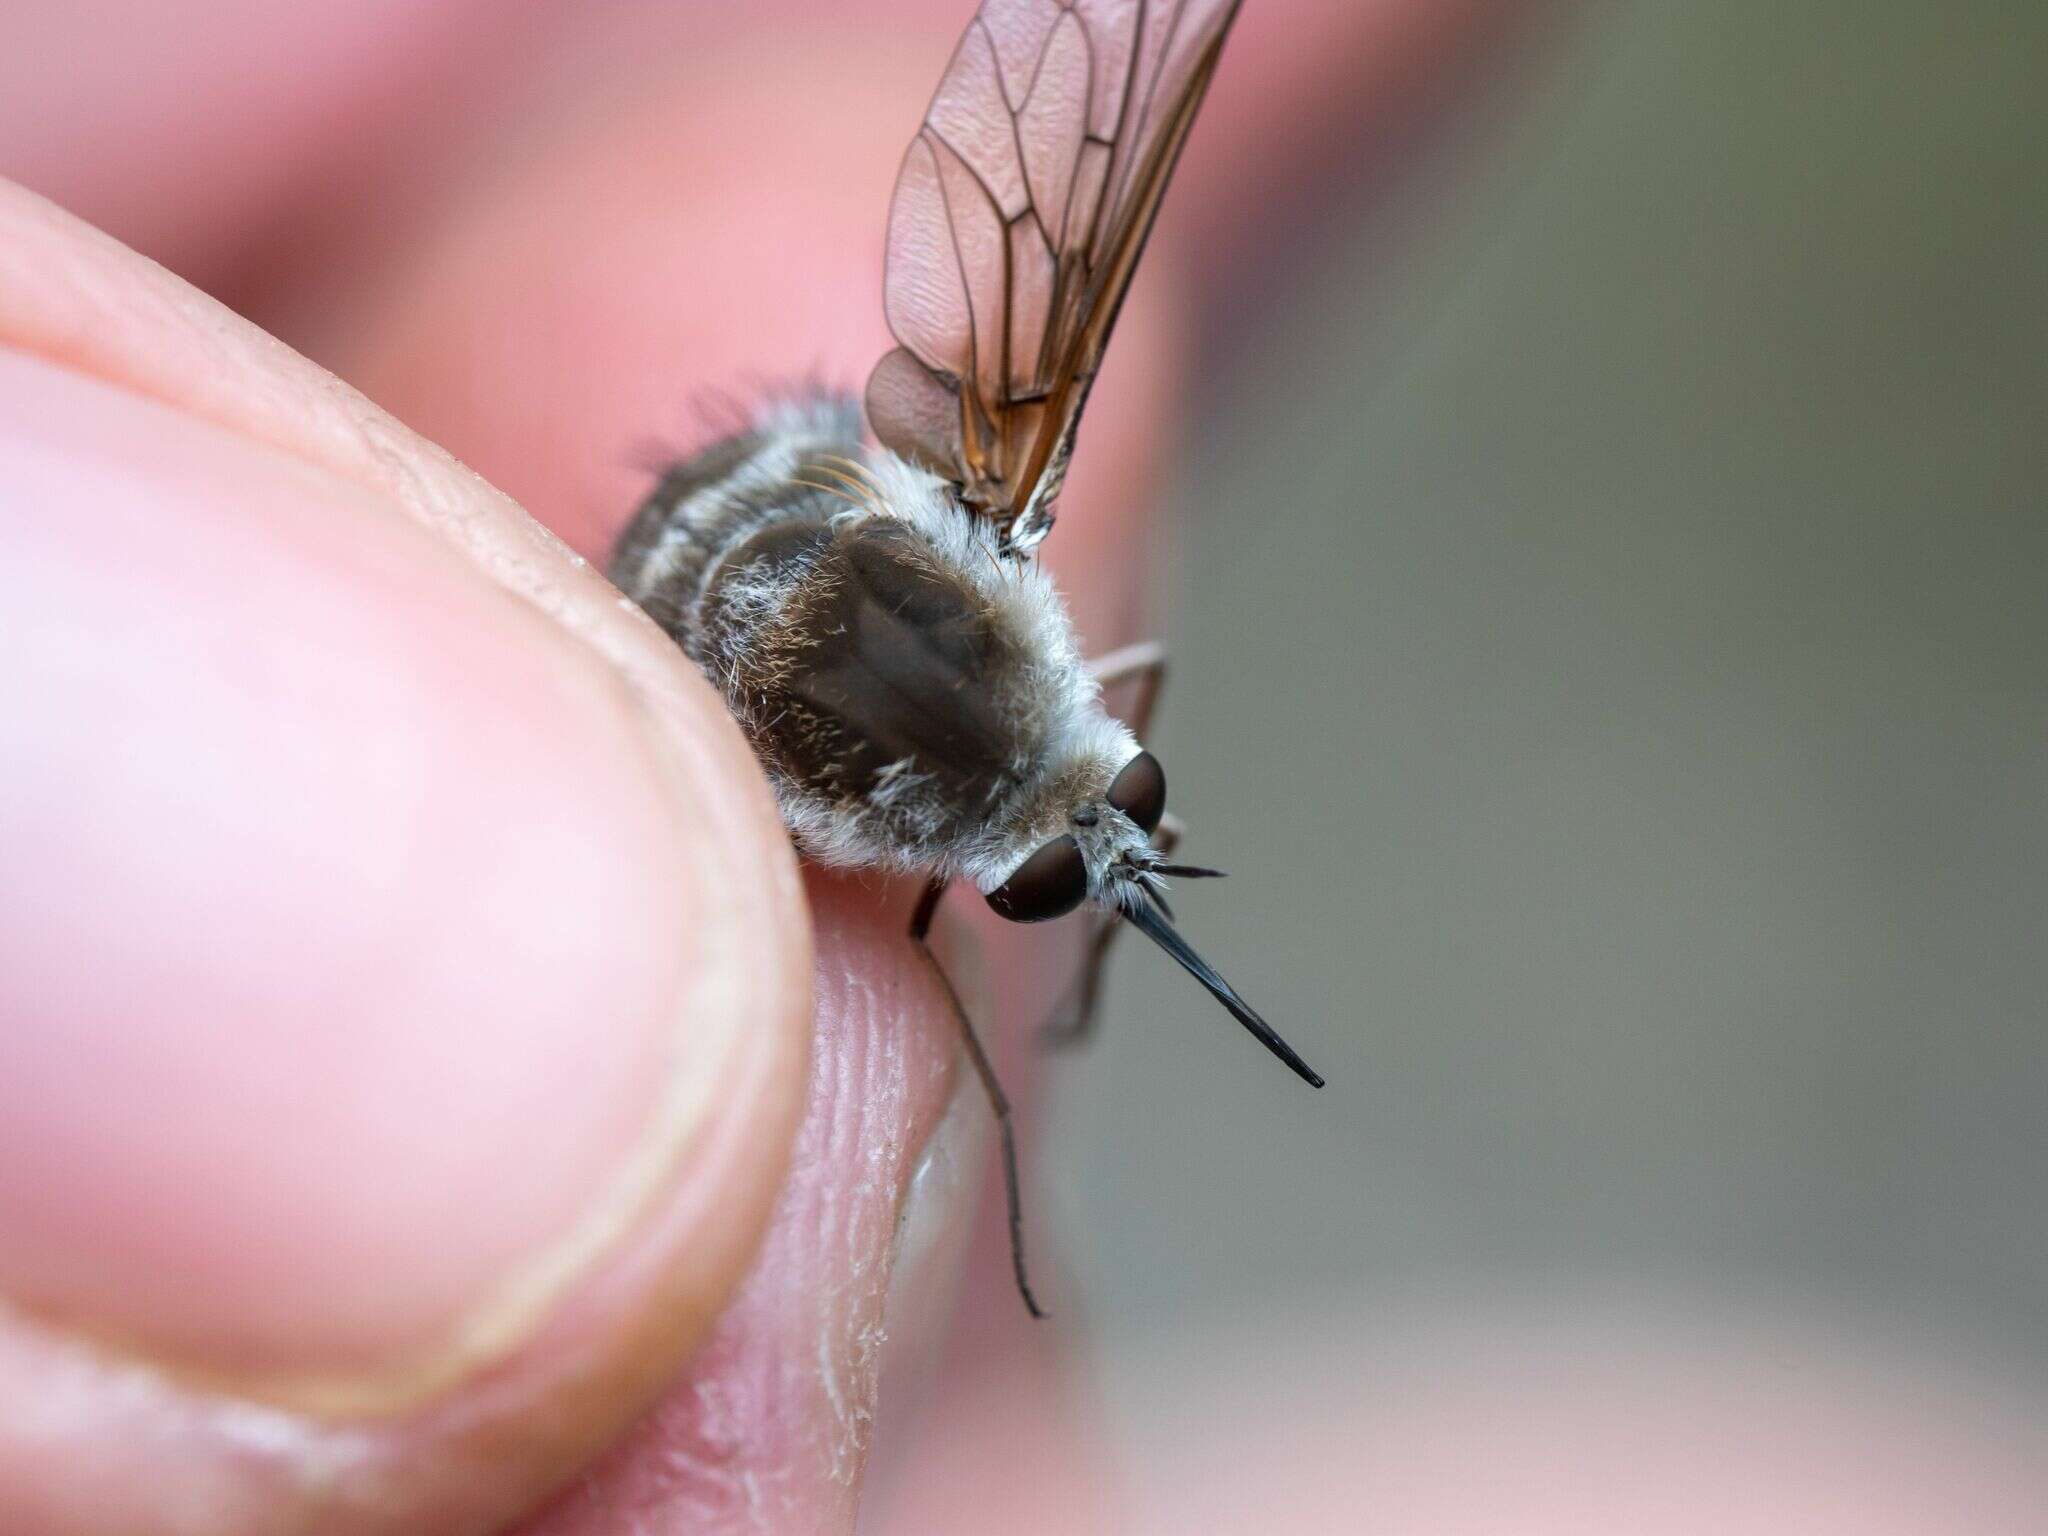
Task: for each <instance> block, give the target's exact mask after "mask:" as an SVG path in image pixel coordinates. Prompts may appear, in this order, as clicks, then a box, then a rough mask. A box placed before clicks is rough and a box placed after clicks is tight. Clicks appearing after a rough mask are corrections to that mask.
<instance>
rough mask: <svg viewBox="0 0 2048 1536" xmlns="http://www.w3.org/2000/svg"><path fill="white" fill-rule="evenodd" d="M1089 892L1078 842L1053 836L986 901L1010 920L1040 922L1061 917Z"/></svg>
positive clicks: (1086, 870) (1014, 921)
mask: <svg viewBox="0 0 2048 1536" xmlns="http://www.w3.org/2000/svg"><path fill="white" fill-rule="evenodd" d="M1087 894H1088V864H1087V861H1086V860H1084V859H1083V858H1082V857H1081V845H1080V844H1079V843H1077V842H1075V841H1074V840H1073V839H1072V838H1071V837H1056V838H1054V839H1053V840H1052V841H1051V842H1049V843H1047V844H1046V845H1045V846H1044V847H1043V848H1041V849H1039V850H1038V852H1036V853H1034V854H1032V855H1031V857H1030V858H1028V859H1026V860H1025V861H1024V862H1023V863H1022V864H1020V865H1018V866H1017V872H1016V873H1015V874H1014V875H1012V876H1010V878H1009V879H1007V880H1005V881H1004V882H1003V883H1002V884H1001V885H999V886H997V887H996V888H995V889H994V890H992V891H990V892H989V893H988V904H989V905H990V906H992V907H994V908H995V909H996V910H997V911H998V912H1000V913H1001V914H1002V915H1003V916H1004V917H1007V918H1008V919H1009V920H1010V921H1011V922H1013V923H1042V922H1044V921H1046V919H1048V918H1054V917H1064V916H1065V915H1066V914H1067V913H1069V912H1071V911H1073V910H1074V908H1076V907H1078V906H1079V905H1081V898H1082V897H1083V896H1086V895H1087Z"/></svg>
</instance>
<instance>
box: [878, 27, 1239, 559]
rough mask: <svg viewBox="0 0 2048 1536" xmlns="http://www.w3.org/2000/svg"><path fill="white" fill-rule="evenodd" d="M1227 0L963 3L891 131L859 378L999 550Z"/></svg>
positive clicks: (1175, 150)
mask: <svg viewBox="0 0 2048 1536" xmlns="http://www.w3.org/2000/svg"><path fill="white" fill-rule="evenodd" d="M1239 3H1240V0H983V4H982V7H981V10H980V12H979V13H978V14H977V15H976V16H975V18H974V20H973V21H972V22H971V23H970V24H969V25H968V28H967V32H966V35H965V36H964V37H962V38H961V39H960V45H959V47H958V48H956V49H955V50H954V53H953V59H952V62H951V63H950V64H949V65H947V67H946V73H945V75H944V76H943V77H942V78H941V79H940V81H939V89H938V93H937V94H936V95H935V96H934V97H933V98H932V104H931V109H930V110H929V111H928V112H927V113H926V114H925V121H924V127H923V128H922V129H921V130H919V132H918V135H917V137H916V138H915V139H913V140H912V141H911V144H910V149H909V151H908V152H907V153H906V154H905V155H904V157H903V169H902V170H901V171H900V172H899V173H898V175H897V179H896V195H895V199H894V201H893V202H892V204H891V205H890V209H889V239H888V255H887V268H886V276H885V279H884V282H883V305H884V308H885V310H886V312H887V314H888V319H889V329H890V330H891V331H893V332H894V333H895V336H896V340H897V341H898V342H899V343H901V345H900V346H898V347H897V348H896V350H895V351H893V352H891V353H890V354H889V355H888V356H886V357H884V358H883V359H882V360H881V362H880V363H878V364H876V366H875V371H874V373H873V375H872V376H870V378H869V379H868V389H867V408H868V420H869V422H870V423H871V424H872V425H873V427H874V430H875V435H876V436H877V437H878V438H880V439H881V441H882V442H883V443H884V444H885V445H886V446H888V447H890V448H893V449H894V450H895V451H896V452H898V453H900V454H902V455H904V456H905V457H906V458H910V459H913V460H916V461H917V462H919V463H921V464H924V465H926V466H927V467H929V468H931V469H933V470H935V471H937V472H938V473H940V474H943V475H946V476H947V477H949V478H951V479H952V480H954V481H956V482H957V483H958V484H959V486H960V494H961V498H962V500H963V501H964V502H965V503H966V504H967V505H968V506H969V507H970V508H971V509H973V510H974V511H975V512H977V513H979V514H981V515H982V516H984V517H987V518H989V519H991V520H993V521H994V522H996V523H997V524H998V525H1000V527H1001V528H1002V529H1003V532H1004V535H1005V539H1006V542H1007V543H1008V544H1009V545H1010V547H1012V548H1016V549H1029V548H1031V547H1032V546H1033V545H1035V544H1036V543H1037V542H1038V541H1039V540H1040V539H1042V538H1043V537H1044V536H1045V533H1046V531H1047V530H1048V529H1049V528H1050V527H1051V526H1052V519H1053V508H1054V503H1055V502H1056V500H1057V499H1058V496H1059V490H1060V484H1061V482H1062V481H1063V480H1064V479H1065V476H1066V467H1067V458H1068V455H1069V454H1070V453H1071V452H1072V451H1073V444H1074V428H1075V424H1076V423H1077V422H1078V421H1079V419H1080V416H1081V408H1082V406H1083V405H1084V404H1086V402H1087V398H1088V389H1089V386H1090V385H1091V384H1092V383H1093V382H1094V379H1095V370H1096V368H1097V366H1098V365H1099V363H1100V362H1101V359H1102V352H1103V348H1104V347H1105V346H1106V345H1107V344H1108V342H1109V333H1110V330H1111V328H1112V327H1113V326H1114V325H1115V323H1116V316H1117V310H1118V309H1119V308H1120V307H1121V305H1122V303H1123V298H1124V293H1125V291H1126V290H1127V289H1128V288H1129V286H1130V280H1131V273H1132V271H1133V270H1134V269H1135V268H1136V266H1137V262H1138V255H1139V252H1140V251H1141V250H1142V249H1143V248H1144V244H1145V237H1146V235H1147V234H1148V233H1149V232H1150V231H1151V228H1152V220H1153V216H1154V215H1155V214H1156V213H1157V212H1158V209H1159V199H1160V196H1161V194H1162V193H1163V192H1164V191H1165V190H1166V183H1167V181H1168V179H1169V178H1170V177H1171V176H1172V174H1173V166H1174V161H1175V160H1176V159H1177V158H1178V156H1179V154H1180V149H1181V145H1182V144H1183V143H1185V142H1186V140H1187V134H1188V128H1189V127H1190V125H1191V124H1192V123H1193V122H1194V118H1195V111H1196V108H1197V107H1199V106H1200V105H1201V101H1202V95H1203V93H1204V92H1205V91H1206V90H1207V89H1208V86H1209V78H1210V76H1211V75H1212V74H1213V73H1214V72H1215V68H1216V58H1217V54H1218V53H1219V51H1220V50H1221V49H1222V46H1223V37H1224V34H1225V33H1226V32H1228V31H1229V29H1230V23H1231V21H1232V19H1233V18H1234V17H1235V16H1236V14H1237V8H1238V5H1239Z"/></svg>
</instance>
